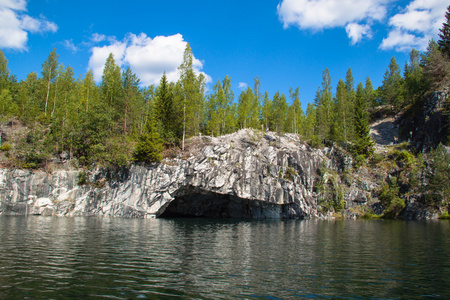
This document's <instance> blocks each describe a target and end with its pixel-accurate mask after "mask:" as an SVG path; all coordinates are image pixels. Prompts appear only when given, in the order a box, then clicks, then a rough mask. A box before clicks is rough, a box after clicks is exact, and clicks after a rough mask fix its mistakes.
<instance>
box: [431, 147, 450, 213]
mask: <svg viewBox="0 0 450 300" xmlns="http://www.w3.org/2000/svg"><path fill="white" fill-rule="evenodd" d="M430 154H431V159H432V164H431V165H432V170H433V173H432V174H431V176H430V182H429V187H430V190H431V191H432V197H433V200H434V201H433V202H434V203H435V204H438V205H448V204H450V185H449V184H448V183H449V182H450V155H449V154H448V152H447V150H446V149H445V147H444V146H443V145H442V144H439V145H438V146H437V147H436V149H435V150H432V151H431V153H430Z"/></svg>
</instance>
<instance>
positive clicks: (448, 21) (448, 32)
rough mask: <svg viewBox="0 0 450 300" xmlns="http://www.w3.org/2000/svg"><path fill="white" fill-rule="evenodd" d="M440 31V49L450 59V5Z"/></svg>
mask: <svg viewBox="0 0 450 300" xmlns="http://www.w3.org/2000/svg"><path fill="white" fill-rule="evenodd" d="M439 31H440V33H439V41H438V45H439V48H440V50H441V52H442V53H443V54H444V55H446V56H447V57H448V58H450V5H449V6H448V7H447V11H446V13H445V23H444V24H442V28H441V29H439Z"/></svg>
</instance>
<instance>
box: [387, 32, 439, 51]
mask: <svg viewBox="0 0 450 300" xmlns="http://www.w3.org/2000/svg"><path fill="white" fill-rule="evenodd" d="M429 40H430V37H429V36H422V37H420V36H417V35H415V34H411V33H408V32H406V31H403V30H392V31H391V32H389V34H388V37H387V38H384V39H383V42H382V43H381V45H380V49H382V50H388V49H394V48H395V49H396V50H398V51H408V50H411V49H413V48H415V49H419V50H424V49H426V47H427V45H428V41H429Z"/></svg>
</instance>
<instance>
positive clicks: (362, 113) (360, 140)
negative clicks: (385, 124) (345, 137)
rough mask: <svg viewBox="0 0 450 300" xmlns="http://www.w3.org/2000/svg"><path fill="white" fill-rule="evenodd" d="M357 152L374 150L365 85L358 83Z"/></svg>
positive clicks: (356, 105)
mask: <svg viewBox="0 0 450 300" xmlns="http://www.w3.org/2000/svg"><path fill="white" fill-rule="evenodd" d="M354 120H355V152H356V154H363V155H368V154H370V153H371V152H372V147H373V141H372V138H371V137H370V128H369V114H368V112H367V106H366V102H365V100H364V86H363V84H362V83H359V84H358V87H357V89H356V97H355V119H354Z"/></svg>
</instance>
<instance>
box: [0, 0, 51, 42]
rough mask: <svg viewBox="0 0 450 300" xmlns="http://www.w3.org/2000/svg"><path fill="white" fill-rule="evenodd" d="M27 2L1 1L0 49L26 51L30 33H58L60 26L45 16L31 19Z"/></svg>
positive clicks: (21, 0) (20, 0)
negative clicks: (27, 12) (27, 11)
mask: <svg viewBox="0 0 450 300" xmlns="http://www.w3.org/2000/svg"><path fill="white" fill-rule="evenodd" d="M26 4H27V3H26V1H25V0H0V47H1V48H11V49H17V50H26V48H27V46H26V45H27V41H28V33H29V32H30V33H43V32H56V31H57V30H58V26H57V25H56V24H55V23H53V22H51V21H48V20H47V19H46V18H45V17H44V16H42V15H41V16H39V17H38V18H34V17H31V16H29V15H27V14H25V13H24V12H25V11H26Z"/></svg>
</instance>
